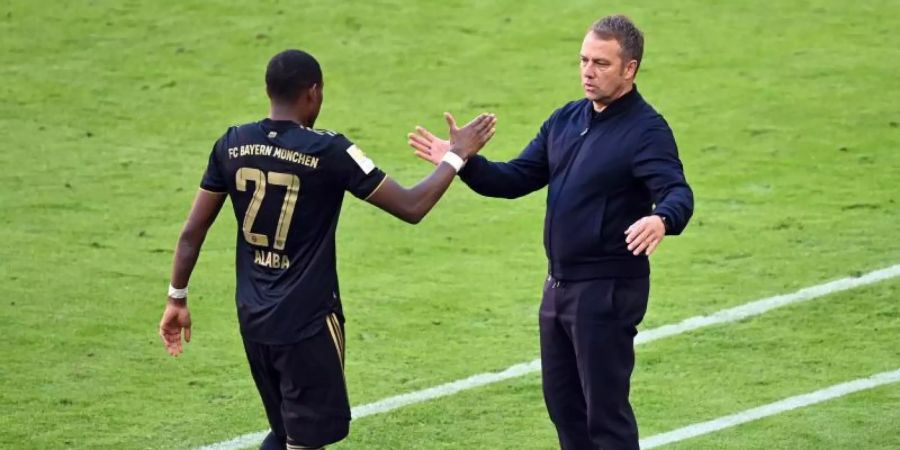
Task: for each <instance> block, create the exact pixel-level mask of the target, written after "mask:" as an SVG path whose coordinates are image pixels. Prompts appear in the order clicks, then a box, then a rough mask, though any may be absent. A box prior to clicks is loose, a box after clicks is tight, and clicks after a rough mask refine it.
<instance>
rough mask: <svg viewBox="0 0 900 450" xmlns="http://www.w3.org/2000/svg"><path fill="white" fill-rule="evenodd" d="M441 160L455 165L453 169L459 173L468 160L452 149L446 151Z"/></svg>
mask: <svg viewBox="0 0 900 450" xmlns="http://www.w3.org/2000/svg"><path fill="white" fill-rule="evenodd" d="M441 161H442V162H445V163H447V164H450V165H451V166H453V169H455V170H456V173H459V171H460V170H462V168H463V166H464V165H466V162H465V161H463V159H462V158H460V156H459V155H457V154H456V153H453V152H451V151H448V152H447V153H444V157H443V158H441Z"/></svg>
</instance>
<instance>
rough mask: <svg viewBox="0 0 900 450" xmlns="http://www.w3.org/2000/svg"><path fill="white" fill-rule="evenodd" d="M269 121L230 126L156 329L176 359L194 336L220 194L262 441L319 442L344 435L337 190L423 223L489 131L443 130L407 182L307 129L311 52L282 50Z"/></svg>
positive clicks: (302, 445) (482, 125) (197, 202)
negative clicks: (195, 274)
mask: <svg viewBox="0 0 900 450" xmlns="http://www.w3.org/2000/svg"><path fill="white" fill-rule="evenodd" d="M266 90H267V93H268V96H269V99H270V104H271V108H270V113H269V117H268V118H266V119H263V120H261V121H259V122H254V123H248V124H245V125H241V126H236V127H232V128H230V129H228V131H226V132H225V134H224V135H223V136H222V137H221V138H219V140H218V141H217V142H216V143H215V145H214V146H213V149H212V152H211V154H210V156H209V164H208V166H207V168H206V173H205V174H204V175H203V179H202V181H201V183H200V190H199V192H197V196H196V198H195V199H194V205H193V207H192V209H191V212H190V214H189V216H188V219H187V223H185V225H184V229H183V230H182V232H181V236H180V237H179V239H178V244H177V247H176V250H175V258H174V262H173V268H172V279H171V284H170V286H169V294H168V300H167V304H166V308H165V311H164V312H163V316H162V320H161V321H160V324H159V334H160V337H162V340H163V343H164V344H165V346H166V349H167V350H168V352H169V353H170V354H171V355H172V356H177V355H178V354H180V353H181V351H182V337H183V338H184V341H185V342H190V338H191V317H190V311H189V310H188V306H187V286H188V280H189V279H190V276H191V272H192V270H193V268H194V264H195V263H196V262H197V258H198V256H199V253H200V247H201V245H202V244H203V240H204V238H205V237H206V233H207V230H209V227H210V226H211V225H212V223H213V221H215V219H216V216H217V215H218V213H219V210H220V209H221V207H222V204H223V203H224V202H225V198H226V197H230V198H231V202H232V206H233V208H234V213H235V218H236V219H237V222H238V229H239V231H238V232H237V245H236V257H235V266H236V272H237V292H236V295H235V301H236V303H237V310H238V319H239V323H240V329H241V336H242V338H243V342H244V349H245V351H246V354H247V359H248V361H249V363H250V372H251V373H252V375H253V380H254V381H255V383H256V387H257V389H258V390H259V395H260V397H262V402H263V405H264V406H265V410H266V416H267V417H268V420H269V425H270V426H271V430H272V431H271V432H270V433H269V435H268V436H267V437H266V439H265V440H264V441H263V445H262V447H261V448H262V449H266V450H268V449H275V448H279V449H284V448H285V447H287V448H288V449H316V448H322V447H323V446H325V445H327V444H330V443H333V442H337V441H339V440H341V439H343V438H344V437H345V436H347V433H348V432H349V424H350V405H349V402H348V399H347V390H346V385H345V382H344V373H343V366H344V328H343V324H344V315H343V311H342V308H341V297H340V291H339V289H338V280H337V271H336V264H335V243H334V235H335V229H336V228H337V222H338V215H339V213H340V209H341V202H342V201H343V198H344V191H345V190H346V191H350V192H351V193H352V194H353V195H354V196H356V197H358V198H360V199H363V200H365V201H367V202H369V203H371V204H373V205H375V206H377V207H379V208H381V209H383V210H385V211H387V212H388V213H390V214H393V215H394V216H396V217H398V218H400V219H402V220H404V221H406V222H409V223H417V222H419V221H420V220H421V219H422V218H423V217H424V216H425V215H426V214H427V213H428V211H429V210H431V208H432V207H433V206H434V205H435V203H437V201H438V200H439V199H440V198H441V196H442V195H443V194H444V192H445V191H446V190H447V188H448V187H449V186H450V183H451V182H452V181H453V179H454V178H455V175H456V173H457V172H458V171H459V169H460V167H461V166H462V163H463V161H464V160H465V159H467V158H469V157H470V156H473V155H474V154H476V153H477V152H478V151H479V150H480V149H481V147H483V146H484V144H485V143H486V142H487V141H488V140H489V139H490V138H491V137H492V136H493V133H494V125H495V123H496V119H495V118H494V116H493V115H490V114H482V115H480V116H478V117H477V118H475V119H474V120H473V121H472V122H470V123H469V124H468V125H466V126H464V127H462V128H458V127H457V125H456V123H455V121H454V119H453V116H451V115H450V114H445V118H446V120H447V123H448V124H449V127H450V140H451V142H452V144H451V147H452V148H451V150H450V152H449V153H448V157H447V158H445V159H444V161H445V162H444V163H442V164H439V165H438V167H437V168H436V169H435V170H434V171H433V172H432V173H431V175H429V176H428V177H426V178H425V179H424V180H422V181H421V182H420V183H419V184H417V185H416V186H415V187H413V188H411V189H406V188H403V187H402V186H400V185H398V184H397V183H396V182H395V181H393V180H392V179H391V178H390V177H388V176H387V175H385V173H384V172H382V171H381V170H379V169H378V168H377V167H376V166H375V164H374V163H373V162H372V160H370V159H369V158H367V157H366V155H365V154H364V153H363V152H362V151H361V150H360V149H359V148H358V147H357V146H356V145H354V144H353V143H352V142H350V141H349V140H348V139H347V138H346V137H344V136H343V135H341V134H338V133H335V132H333V131H327V130H320V129H315V128H313V125H314V124H315V121H316V117H317V116H318V114H319V109H320V107H321V106H322V92H323V80H322V71H321V69H320V67H319V64H318V62H317V61H316V60H315V58H313V57H312V56H311V55H309V54H308V53H305V52H302V51H299V50H286V51H284V52H281V53H279V54H277V55H275V56H274V57H273V58H272V59H271V60H270V61H269V64H268V67H267V69H266Z"/></svg>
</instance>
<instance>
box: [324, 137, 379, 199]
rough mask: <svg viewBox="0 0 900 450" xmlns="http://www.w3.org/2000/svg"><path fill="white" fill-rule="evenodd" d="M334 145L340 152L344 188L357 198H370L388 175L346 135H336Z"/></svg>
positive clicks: (338, 158)
mask: <svg viewBox="0 0 900 450" xmlns="http://www.w3.org/2000/svg"><path fill="white" fill-rule="evenodd" d="M334 146H335V148H334V149H335V151H336V152H337V154H338V155H337V160H338V161H339V166H338V168H339V170H340V172H341V179H342V180H343V182H344V189H345V190H347V191H350V193H351V194H353V195H354V196H355V197H356V198H359V199H362V200H365V199H367V198H369V196H371V195H372V194H373V193H375V191H376V190H378V188H379V187H380V186H381V183H383V182H384V180H385V178H387V175H386V174H385V173H384V172H383V171H381V169H379V168H378V167H376V166H375V163H374V162H373V161H372V160H371V159H369V157H368V156H366V154H365V153H363V151H362V150H360V148H359V147H357V146H356V144H354V143H352V142H350V140H348V139H347V138H346V137H344V136H340V135H339V136H336V138H335V142H334Z"/></svg>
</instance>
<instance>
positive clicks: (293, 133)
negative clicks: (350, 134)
mask: <svg viewBox="0 0 900 450" xmlns="http://www.w3.org/2000/svg"><path fill="white" fill-rule="evenodd" d="M267 137H268V138H269V139H271V140H272V141H274V142H275V143H277V144H279V145H280V146H282V147H285V148H289V149H291V150H298V151H303V152H304V153H308V154H317V155H321V156H327V155H329V154H331V153H335V152H343V151H345V150H346V149H347V148H349V147H350V146H352V145H353V142H351V141H350V139H348V138H347V137H346V136H344V135H343V134H342V133H340V132H338V131H334V130H328V129H324V128H310V127H304V126H298V127H294V128H290V129H287V130H273V131H270V132H269V133H268V136H267Z"/></svg>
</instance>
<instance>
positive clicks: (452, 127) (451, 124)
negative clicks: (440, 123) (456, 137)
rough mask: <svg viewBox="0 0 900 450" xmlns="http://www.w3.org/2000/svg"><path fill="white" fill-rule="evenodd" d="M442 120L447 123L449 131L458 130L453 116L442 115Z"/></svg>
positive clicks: (448, 114)
mask: <svg viewBox="0 0 900 450" xmlns="http://www.w3.org/2000/svg"><path fill="white" fill-rule="evenodd" d="M444 120H446V121H447V125H448V126H449V127H450V131H456V130H458V129H459V128H458V127H457V126H456V119H454V118H453V114H450V113H448V112H445V113H444Z"/></svg>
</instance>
